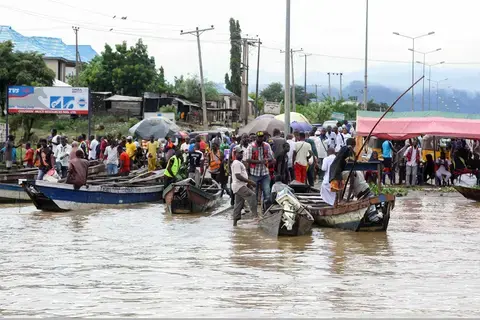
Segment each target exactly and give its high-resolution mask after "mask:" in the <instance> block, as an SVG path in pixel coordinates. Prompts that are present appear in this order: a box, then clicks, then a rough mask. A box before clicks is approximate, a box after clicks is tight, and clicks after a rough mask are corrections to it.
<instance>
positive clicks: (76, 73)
mask: <svg viewBox="0 0 480 320" xmlns="http://www.w3.org/2000/svg"><path fill="white" fill-rule="evenodd" d="M72 29H73V32H75V82H76V83H75V86H78V83H79V80H78V79H79V75H80V71H79V70H80V63H79V60H80V54H79V53H78V30H80V28H79V27H76V26H72Z"/></svg>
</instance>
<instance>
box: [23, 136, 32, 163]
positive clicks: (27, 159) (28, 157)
mask: <svg viewBox="0 0 480 320" xmlns="http://www.w3.org/2000/svg"><path fill="white" fill-rule="evenodd" d="M25 149H26V150H27V152H25V158H23V162H25V166H26V167H27V168H33V155H34V151H33V149H32V148H31V145H30V142H27V144H25Z"/></svg>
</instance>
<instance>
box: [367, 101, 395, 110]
mask: <svg viewBox="0 0 480 320" xmlns="http://www.w3.org/2000/svg"><path fill="white" fill-rule="evenodd" d="M389 107H390V106H389V105H388V104H386V103H385V102H381V103H376V102H375V101H373V99H371V100H370V101H368V102H367V110H368V111H386V110H387V109H388V108H389Z"/></svg>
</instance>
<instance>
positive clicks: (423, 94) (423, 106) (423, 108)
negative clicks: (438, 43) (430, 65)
mask: <svg viewBox="0 0 480 320" xmlns="http://www.w3.org/2000/svg"><path fill="white" fill-rule="evenodd" d="M408 50H410V51H412V52H414V53H420V54H423V63H422V64H423V73H422V75H423V80H422V111H424V110H425V57H426V56H427V54H430V53H434V52H437V51H440V50H442V48H438V49H436V50H432V51H427V52H422V51H416V50H413V49H408Z"/></svg>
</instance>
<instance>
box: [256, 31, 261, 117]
mask: <svg viewBox="0 0 480 320" xmlns="http://www.w3.org/2000/svg"><path fill="white" fill-rule="evenodd" d="M261 45H262V42H261V41H260V38H259V39H258V53H257V85H256V88H255V105H256V106H257V110H256V113H255V117H258V115H259V113H260V109H259V106H258V81H259V78H260V46H261Z"/></svg>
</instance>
